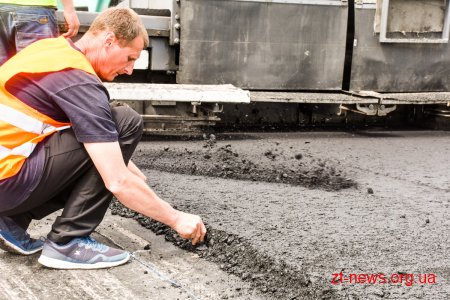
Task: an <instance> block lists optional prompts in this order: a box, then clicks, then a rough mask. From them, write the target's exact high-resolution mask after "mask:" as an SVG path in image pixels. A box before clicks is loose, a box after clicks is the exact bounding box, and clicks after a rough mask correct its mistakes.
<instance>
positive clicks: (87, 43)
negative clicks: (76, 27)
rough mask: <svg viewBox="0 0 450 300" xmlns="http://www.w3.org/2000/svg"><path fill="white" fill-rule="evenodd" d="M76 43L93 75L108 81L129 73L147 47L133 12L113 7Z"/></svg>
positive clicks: (144, 33)
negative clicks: (86, 59)
mask: <svg viewBox="0 0 450 300" xmlns="http://www.w3.org/2000/svg"><path fill="white" fill-rule="evenodd" d="M80 42H81V43H80V46H81V47H80V48H82V51H83V52H84V53H85V55H86V57H87V58H88V60H89V61H90V62H91V64H92V66H93V67H94V69H95V71H96V72H97V75H98V76H99V77H100V78H102V79H104V80H108V81H111V80H113V79H114V78H115V77H116V76H117V75H120V74H128V75H130V74H131V73H132V72H133V66H134V62H135V61H136V59H138V58H139V55H140V52H141V50H142V49H144V48H147V47H148V45H149V38H148V35H147V30H146V29H145V27H144V25H143V24H142V22H141V20H140V19H139V16H138V15H137V14H136V13H135V12H134V11H133V10H131V9H129V8H118V7H113V8H109V9H107V10H105V11H104V12H102V13H101V14H100V15H99V16H98V17H97V18H96V19H95V20H94V22H93V23H92V25H91V27H90V28H89V30H88V31H87V32H86V34H85V36H84V37H83V38H82V39H81V40H80ZM77 45H78V43H77Z"/></svg>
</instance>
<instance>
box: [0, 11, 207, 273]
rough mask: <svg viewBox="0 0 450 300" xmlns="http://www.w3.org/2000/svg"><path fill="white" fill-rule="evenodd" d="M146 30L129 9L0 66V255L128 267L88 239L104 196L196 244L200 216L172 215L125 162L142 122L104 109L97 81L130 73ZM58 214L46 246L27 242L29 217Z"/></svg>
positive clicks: (51, 263) (126, 112)
mask: <svg viewBox="0 0 450 300" xmlns="http://www.w3.org/2000/svg"><path fill="white" fill-rule="evenodd" d="M148 44H149V39H148V35H147V31H146V29H145V28H144V26H143V25H142V23H141V21H140V19H139V17H138V15H137V14H136V13H135V12H133V11H132V10H131V9H128V8H110V9H108V10H106V11H104V12H103V13H101V14H100V15H99V16H98V17H97V18H96V19H95V21H94V22H93V23H92V25H91V27H90V29H89V31H88V32H86V34H85V35H84V36H83V37H82V38H81V39H80V40H78V41H77V42H75V43H73V42H72V41H71V40H68V39H65V38H64V37H59V38H51V39H44V40H41V41H38V42H36V43H34V44H32V45H30V46H29V47H27V48H25V49H24V50H22V51H21V52H19V53H18V54H17V55H15V56H14V57H12V58H11V59H10V60H8V61H7V62H6V63H5V64H4V65H3V66H2V67H0V248H2V249H3V250H6V251H9V252H12V253H17V254H23V255H29V254H32V253H36V252H38V251H40V250H42V253H41V256H40V258H39V262H40V263H41V264H43V265H45V266H47V267H51V268H59V269H72V268H81V269H94V268H104V267H112V266H117V265H120V264H123V263H125V262H127V261H128V260H129V258H130V255H129V253H128V252H126V251H123V250H120V249H114V248H111V247H108V246H106V245H103V244H101V243H99V242H97V241H95V240H94V239H92V238H91V237H90V234H91V233H92V232H93V231H94V230H95V229H96V227H97V226H98V225H99V224H100V222H101V221H102V219H103V217H104V215H105V213H106V211H107V209H108V206H109V203H110V202H111V200H112V197H113V195H114V196H116V197H117V199H119V201H120V202H121V203H123V204H124V205H125V206H127V207H129V208H131V209H133V210H135V211H137V212H139V213H141V214H143V215H146V216H148V217H151V218H152V219H155V220H158V221H160V222H162V223H165V224H167V225H168V226H170V227H172V228H173V229H174V230H176V231H177V232H178V233H179V234H180V236H182V237H183V238H186V239H192V243H193V244H196V243H197V242H199V241H202V240H203V239H204V236H205V233H206V228H205V226H204V224H203V222H202V220H201V218H200V217H199V216H196V215H192V214H188V213H184V212H181V211H178V210H176V209H174V208H173V207H172V206H170V205H169V204H168V203H167V202H165V201H163V200H162V199H160V198H159V197H158V196H157V195H156V194H155V193H154V192H153V191H152V190H151V189H150V188H149V187H148V185H147V184H146V178H145V175H144V174H143V173H142V172H141V171H140V170H139V169H138V168H137V167H136V166H135V165H134V164H133V162H132V161H131V160H130V158H131V156H132V154H133V151H134V150H135V148H136V146H137V144H138V142H139V140H140V137H141V135H142V130H143V123H142V119H141V117H140V116H139V115H138V114H137V113H136V112H134V111H133V110H132V109H130V108H128V107H125V106H122V107H116V108H112V109H111V108H110V106H109V96H108V92H107V90H106V89H105V87H104V86H103V85H102V82H101V81H100V79H103V80H107V81H111V80H113V79H114V78H115V77H116V76H117V75H120V74H128V75H130V74H131V73H132V71H133V65H134V62H135V61H136V59H137V58H138V57H139V54H140V52H141V50H143V49H144V48H146V47H148ZM61 208H62V209H63V210H62V213H61V215H60V216H58V217H57V218H56V220H55V222H54V223H53V225H52V228H51V231H50V232H49V233H48V235H47V238H46V239H45V241H43V240H36V239H33V238H30V236H29V234H28V233H27V228H28V226H29V224H30V222H31V221H32V220H33V219H42V218H44V217H45V216H47V215H49V214H51V213H53V212H55V211H57V210H59V209H61Z"/></svg>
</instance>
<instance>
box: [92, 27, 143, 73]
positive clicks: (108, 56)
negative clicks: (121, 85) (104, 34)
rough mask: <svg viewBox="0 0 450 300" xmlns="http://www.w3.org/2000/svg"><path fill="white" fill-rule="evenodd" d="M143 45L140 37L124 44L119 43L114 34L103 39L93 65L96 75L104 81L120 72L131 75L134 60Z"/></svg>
mask: <svg viewBox="0 0 450 300" xmlns="http://www.w3.org/2000/svg"><path fill="white" fill-rule="evenodd" d="M143 47H144V41H143V40H142V38H141V37H139V36H138V37H136V38H135V39H134V40H132V41H131V42H129V43H128V44H126V45H124V44H123V42H122V44H120V43H119V41H118V40H117V39H116V38H115V36H114V35H112V37H110V38H108V39H106V40H105V45H104V48H103V49H102V51H101V53H100V56H99V58H98V61H97V64H96V66H95V69H96V72H97V75H98V76H99V77H100V78H101V79H103V80H106V81H112V80H114V78H116V76H118V75H121V74H128V75H131V73H132V72H133V66H134V63H135V61H136V60H137V59H138V58H139V55H140V53H141V51H142V49H143Z"/></svg>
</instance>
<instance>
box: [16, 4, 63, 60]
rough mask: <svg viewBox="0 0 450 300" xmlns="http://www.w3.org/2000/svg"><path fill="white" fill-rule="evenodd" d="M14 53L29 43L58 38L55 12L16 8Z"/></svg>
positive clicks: (37, 8)
mask: <svg viewBox="0 0 450 300" xmlns="http://www.w3.org/2000/svg"><path fill="white" fill-rule="evenodd" d="M14 30H15V45H16V51H17V52H19V51H20V50H22V49H23V48H25V47H26V46H28V45H30V44H31V43H33V42H35V41H38V40H41V39H45V38H51V37H57V36H58V23H57V20H56V14H55V10H54V9H52V8H45V7H39V6H36V7H33V6H18V7H17V8H16V10H15V14H14Z"/></svg>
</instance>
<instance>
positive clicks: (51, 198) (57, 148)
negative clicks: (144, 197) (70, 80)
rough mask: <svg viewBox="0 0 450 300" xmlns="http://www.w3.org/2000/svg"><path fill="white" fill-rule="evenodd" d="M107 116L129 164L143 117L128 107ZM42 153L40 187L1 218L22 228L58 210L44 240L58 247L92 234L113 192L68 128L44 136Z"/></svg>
mask: <svg viewBox="0 0 450 300" xmlns="http://www.w3.org/2000/svg"><path fill="white" fill-rule="evenodd" d="M112 115H113V119H114V121H115V122H116V126H117V130H118V132H119V144H120V148H121V149H122V153H123V158H124V161H125V163H126V164H128V161H129V160H130V158H131V156H132V154H133V152H134V150H135V148H136V146H137V144H138V142H139V140H140V139H141V136H142V131H143V122H142V118H141V116H139V114H137V113H136V112H135V111H134V110H132V109H131V108H129V107H128V106H120V107H115V108H112ZM45 154H46V156H45V167H44V174H43V176H42V179H41V181H40V183H39V185H38V186H37V187H36V189H35V190H34V191H33V192H32V194H31V195H30V197H29V198H28V199H27V200H25V201H24V202H23V203H22V204H21V205H19V206H18V207H16V208H14V209H13V210H11V211H9V212H7V214H6V215H8V216H10V217H11V218H12V219H13V220H14V221H16V222H17V223H18V224H19V225H20V226H22V227H23V228H27V227H28V225H29V223H30V222H31V220H33V219H37V220H39V219H42V218H44V217H45V216H47V215H49V214H51V213H53V212H55V211H57V210H59V209H61V208H63V211H62V214H61V216H58V217H57V218H56V220H55V222H54V223H53V226H52V229H51V231H50V233H49V234H48V236H47V237H48V239H50V240H51V241H53V242H57V243H60V244H63V243H67V242H69V241H70V240H71V239H73V238H74V237H79V236H87V235H89V234H91V233H92V232H93V231H94V230H95V228H96V227H97V226H98V225H99V224H100V223H101V221H102V220H103V217H104V215H105V213H106V210H107V209H108V206H109V203H110V202H111V200H112V197H113V196H112V194H111V193H110V192H109V191H108V190H107V189H106V187H105V184H104V183H103V180H102V178H101V177H100V174H99V173H98V172H97V169H96V168H95V166H94V165H93V163H92V160H91V159H90V157H89V155H88V154H87V152H86V150H85V148H84V146H83V144H81V143H79V142H78V141H77V140H76V138H75V135H74V133H73V131H72V129H68V130H63V131H61V132H58V133H55V134H53V135H52V136H51V137H50V138H48V139H47V140H46V141H45ZM105 155H108V153H105Z"/></svg>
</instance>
